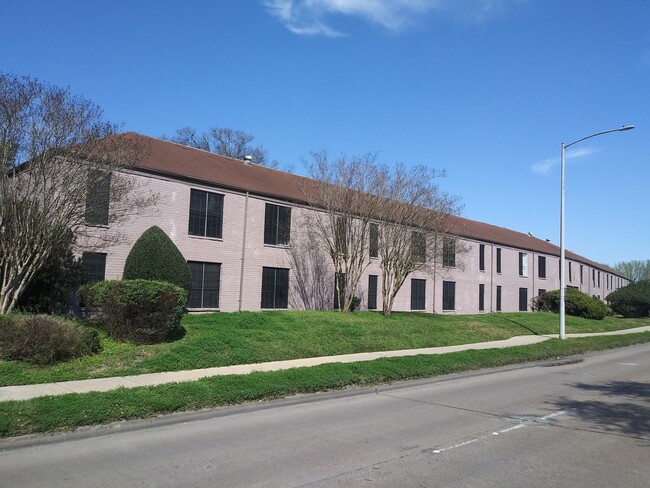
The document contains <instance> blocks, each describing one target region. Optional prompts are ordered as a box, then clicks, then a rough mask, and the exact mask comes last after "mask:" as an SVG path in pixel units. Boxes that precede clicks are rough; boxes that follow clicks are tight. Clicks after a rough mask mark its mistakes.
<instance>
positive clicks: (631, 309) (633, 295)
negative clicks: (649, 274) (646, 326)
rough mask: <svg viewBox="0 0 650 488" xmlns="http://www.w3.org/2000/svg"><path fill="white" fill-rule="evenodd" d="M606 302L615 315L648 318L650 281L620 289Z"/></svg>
mask: <svg viewBox="0 0 650 488" xmlns="http://www.w3.org/2000/svg"><path fill="white" fill-rule="evenodd" d="M606 300H607V302H608V303H609V306H610V307H612V310H613V311H614V313H618V314H621V315H622V316H623V317H626V318H632V317H647V316H648V315H650V281H648V280H644V281H639V282H638V283H632V284H630V285H627V286H624V287H623V288H619V289H618V290H616V291H614V292H612V293H610V294H609V295H607V298H606Z"/></svg>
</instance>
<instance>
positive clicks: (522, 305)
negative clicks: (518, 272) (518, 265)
mask: <svg viewBox="0 0 650 488" xmlns="http://www.w3.org/2000/svg"><path fill="white" fill-rule="evenodd" d="M519 311H520V312H528V288H525V287H520V288H519Z"/></svg>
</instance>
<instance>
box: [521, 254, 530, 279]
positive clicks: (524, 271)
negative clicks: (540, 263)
mask: <svg viewBox="0 0 650 488" xmlns="http://www.w3.org/2000/svg"><path fill="white" fill-rule="evenodd" d="M519 276H524V277H527V276H528V253H525V252H520V253H519Z"/></svg>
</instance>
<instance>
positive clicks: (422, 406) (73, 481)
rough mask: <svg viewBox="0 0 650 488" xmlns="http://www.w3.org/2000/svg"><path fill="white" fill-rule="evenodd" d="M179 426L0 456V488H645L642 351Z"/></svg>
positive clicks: (219, 415)
mask: <svg viewBox="0 0 650 488" xmlns="http://www.w3.org/2000/svg"><path fill="white" fill-rule="evenodd" d="M203 416H207V415H205V414H204V415H203ZM180 418H181V419H185V421H180V422H177V423H173V424H163V425H161V424H158V423H156V422H154V423H152V424H151V427H150V428H146V429H137V430H133V431H127V432H119V433H114V434H110V435H100V436H96V437H89V438H82V439H72V440H66V441H64V442H54V443H48V444H42V445H36V446H31V447H25V448H20V449H15V448H14V449H10V450H7V451H4V452H0V486H2V487H12V488H13V487H31V486H34V487H37V486H38V487H40V486H42V487H62V486H70V487H113V486H116V487H117V486H119V487H140V486H147V487H148V486H151V487H154V486H155V487H167V486H183V487H191V486H192V487H193V486H206V487H229V486H246V487H249V486H278V487H299V486H310V487H325V486H385V487H410V486H414V487H415V486H418V487H420V486H424V487H437V486H441V487H492V486H499V487H502V486H527V487H545V488H546V487H549V486H572V487H580V486H584V487H587V486H589V487H592V486H616V487H644V488H645V487H647V486H649V484H648V483H649V481H648V480H650V345H643V346H638V347H632V348H626V349H621V350H617V351H614V352H609V353H603V354H599V355H595V356H589V357H586V358H585V359H584V361H581V362H577V363H574V364H564V365H555V366H546V367H542V366H533V367H526V368H519V369H513V370H507V371H503V370H501V371H493V372H489V373H483V374H476V375H463V376H455V377H450V378H445V379H442V380H440V379H438V380H435V381H433V380H432V381H426V382H422V381H420V382H411V383H405V384H401V385H395V386H392V387H388V386H385V387H379V388H378V390H377V391H376V392H375V390H374V389H371V390H359V391H354V392H347V393H344V394H340V393H339V394H328V395H318V396H316V397H311V396H310V397H304V398H302V399H299V400H296V399H293V400H291V401H283V402H275V403H272V404H260V405H258V406H254V407H250V406H248V407H245V408H231V409H221V410H219V411H216V412H215V413H214V414H210V418H203V419H196V417H195V416H188V417H180Z"/></svg>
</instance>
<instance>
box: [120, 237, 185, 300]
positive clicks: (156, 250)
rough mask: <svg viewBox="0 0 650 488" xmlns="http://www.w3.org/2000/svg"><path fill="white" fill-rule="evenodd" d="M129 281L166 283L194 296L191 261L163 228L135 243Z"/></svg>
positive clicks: (127, 267)
mask: <svg viewBox="0 0 650 488" xmlns="http://www.w3.org/2000/svg"><path fill="white" fill-rule="evenodd" d="M123 278H124V279H125V280H151V281H166V282H167V283H172V284H174V285H176V286H180V287H181V288H182V289H183V290H185V291H186V292H187V294H188V295H189V294H190V291H191V290H192V275H191V273H190V268H189V266H188V265H187V261H185V258H184V257H183V255H182V254H181V252H180V251H179V250H178V248H177V247H176V245H175V244H174V243H173V242H172V240H171V239H170V238H169V236H167V234H165V231H163V230H162V229H161V228H160V227H157V226H155V225H154V226H153V227H150V228H149V229H147V230H146V231H144V232H143V233H142V235H141V236H140V237H139V238H138V240H137V241H135V244H133V247H132V248H131V252H129V255H128V256H127V258H126V263H125V264H124V275H123Z"/></svg>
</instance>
